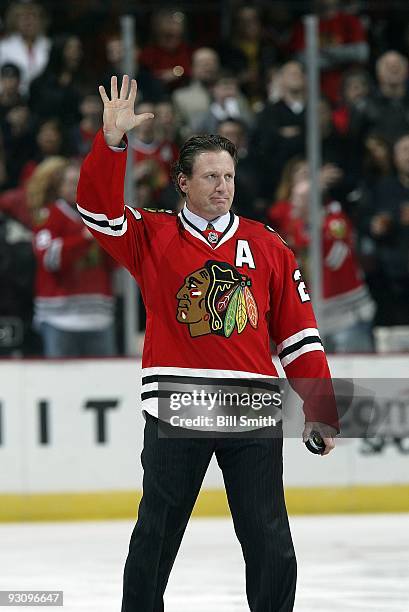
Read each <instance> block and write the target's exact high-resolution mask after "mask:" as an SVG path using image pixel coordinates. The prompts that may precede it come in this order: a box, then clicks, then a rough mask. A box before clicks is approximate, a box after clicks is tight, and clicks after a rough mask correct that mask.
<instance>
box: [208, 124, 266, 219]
mask: <svg viewBox="0 0 409 612" xmlns="http://www.w3.org/2000/svg"><path fill="white" fill-rule="evenodd" d="M217 133H218V134H219V135H220V136H224V138H228V139H229V140H230V141H231V142H232V143H233V144H234V145H235V147H236V148H237V155H238V160H237V165H236V173H235V180H234V182H235V198H234V204H233V209H234V210H235V212H236V213H237V214H238V215H242V216H243V217H247V218H249V219H256V220H261V218H262V217H263V216H264V203H263V202H260V201H259V200H258V199H257V197H256V195H255V194H256V193H257V173H256V170H255V167H254V162H253V160H252V158H251V156H250V155H249V151H248V128H247V126H246V124H245V123H243V121H240V120H239V119H225V120H224V121H221V122H220V123H219V125H218V128H217Z"/></svg>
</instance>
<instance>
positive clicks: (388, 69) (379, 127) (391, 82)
mask: <svg viewBox="0 0 409 612" xmlns="http://www.w3.org/2000/svg"><path fill="white" fill-rule="evenodd" d="M376 77H377V85H378V90H377V92H376V96H375V97H374V98H373V100H372V104H371V105H370V106H369V108H368V112H367V116H368V122H369V123H370V125H371V127H372V130H373V131H375V132H376V133H377V134H379V135H381V136H383V137H384V138H386V139H387V140H388V141H389V143H390V144H391V145H392V144H393V143H394V141H395V140H396V139H397V138H398V137H399V136H400V135H401V134H402V133H403V132H405V131H409V93H408V60H407V58H406V57H404V56H403V55H401V54H400V53H397V52H396V51H387V52H386V53H384V54H383V55H381V57H380V58H379V59H378V61H377V62H376Z"/></svg>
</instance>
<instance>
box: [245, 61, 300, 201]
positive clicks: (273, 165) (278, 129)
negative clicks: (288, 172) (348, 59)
mask: <svg viewBox="0 0 409 612" xmlns="http://www.w3.org/2000/svg"><path fill="white" fill-rule="evenodd" d="M277 78H278V90H279V92H280V99H279V100H278V101H276V102H273V103H271V102H268V103H267V104H266V106H265V108H264V110H262V111H261V113H260V114H259V115H258V116H257V119H256V125H255V130H254V133H253V137H252V141H251V149H252V150H253V151H254V154H255V156H256V159H257V166H258V168H259V180H260V195H261V196H262V197H263V198H266V199H267V200H268V201H270V202H271V200H272V199H273V194H274V192H275V190H276V188H277V182H278V181H279V177H280V176H281V173H282V171H283V168H284V166H285V164H286V162H287V161H288V160H289V159H291V158H292V157H295V156H297V155H303V154H304V149H305V107H306V93H305V88H306V81H305V75H304V71H303V68H302V65H301V64H300V63H299V62H294V61H290V62H287V63H286V64H284V65H283V66H282V67H281V69H280V71H279V74H278V76H277Z"/></svg>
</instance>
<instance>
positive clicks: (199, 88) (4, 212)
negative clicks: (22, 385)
mask: <svg viewBox="0 0 409 612" xmlns="http://www.w3.org/2000/svg"><path fill="white" fill-rule="evenodd" d="M58 4H59V3H58ZM67 4H68V5H70V6H67V7H65V8H64V7H62V6H58V8H56V6H55V3H54V4H53V3H47V2H44V3H40V2H30V1H19V2H11V3H10V4H8V5H7V7H6V8H5V10H3V13H2V14H1V18H2V23H1V25H2V37H1V39H0V355H16V356H20V355H41V354H45V355H46V356H51V357H55V356H70V355H72V356H74V355H82V356H85V355H114V354H118V353H119V354H120V353H121V346H120V342H119V343H118V340H120V333H119V329H120V326H121V317H120V309H118V308H116V307H115V306H116V300H115V296H114V292H113V284H112V279H113V274H114V273H115V264H114V262H112V261H110V260H109V259H108V258H107V257H106V256H105V255H104V254H103V253H102V252H101V251H100V249H99V247H98V246H97V244H96V243H95V241H94V239H93V238H92V236H91V235H90V234H89V233H88V232H87V230H85V228H84V226H83V224H82V221H81V220H80V218H79V215H78V213H77V212H76V208H75V190H76V184H77V181H78V175H79V166H80V163H81V160H82V159H83V158H84V156H85V155H86V154H87V153H88V151H89V150H90V147H91V145H92V141H93V138H94V136H95V134H96V133H97V131H98V130H99V129H100V127H101V124H102V103H101V100H100V97H99V95H98V89H97V88H98V85H99V84H103V85H104V86H105V87H106V89H107V90H108V91H109V82H110V77H111V75H112V74H116V75H117V76H118V77H121V75H122V74H123V56H124V49H123V44H122V39H121V32H120V27H119V19H118V17H119V13H120V4H121V3H113V2H110V1H109V0H93V2H88V3H86V2H81V1H80V0H78V2H75V3H67ZM364 4H365V10H363V8H362V6H361V3H360V2H359V1H348V2H345V1H344V2H339V1H338V0H311V2H294V3H292V2H288V1H287V2H281V1H277V2H263V1H260V2H253V3H237V2H230V3H229V6H230V9H231V10H230V13H229V15H228V17H229V20H228V21H229V23H228V27H227V28H226V18H225V17H226V15H225V14H224V15H223V13H222V11H221V8H222V6H223V3H215V5H214V8H211V7H210V8H209V3H207V4H206V5H205V7H204V8H203V10H202V11H201V9H200V4H199V5H197V6H196V8H195V10H194V11H192V12H191V13H189V12H183V11H182V10H180V9H178V8H177V7H175V6H174V4H173V3H172V4H171V5H167V4H166V3H164V4H163V7H162V8H156V9H155V11H154V12H152V11H150V10H149V5H146V7H147V8H146V7H145V8H146V10H144V11H143V10H142V9H141V8H140V7H139V8H138V9H137V12H136V14H135V17H136V48H135V56H134V60H135V73H134V74H133V75H132V76H134V77H135V78H136V79H137V82H138V99H137V107H136V112H137V113H138V112H141V113H142V112H151V111H152V112H153V113H154V115H155V118H154V120H152V121H146V122H144V123H143V124H142V125H141V126H139V127H138V128H135V130H134V131H133V132H132V133H131V134H130V136H129V148H130V154H131V155H132V158H133V161H134V164H133V170H132V172H133V174H132V176H133V180H134V188H135V201H136V203H137V206H139V207H150V208H165V209H172V210H175V211H177V210H179V209H180V207H181V205H182V202H181V201H180V198H179V196H178V194H177V192H176V190H175V189H174V186H173V185H172V180H171V171H172V164H173V162H174V161H175V160H176V158H177V155H178V150H179V148H180V146H181V144H182V143H183V142H184V140H185V139H186V138H187V137H189V136H190V135H192V134H201V133H218V134H220V135H222V136H225V137H227V138H229V139H230V140H231V141H233V142H234V144H235V145H236V146H237V149H238V156H239V160H238V165H237V171H236V196H235V202H234V210H235V212H237V213H238V214H240V215H243V216H246V217H249V218H253V219H256V220H258V221H261V222H263V223H266V224H269V225H270V226H272V227H273V228H274V229H276V230H277V231H278V232H279V233H280V235H281V236H282V238H283V239H284V240H285V241H286V242H287V243H288V244H289V246H290V247H291V248H292V249H293V250H294V252H295V253H296V255H297V258H298V259H299V262H300V265H301V267H302V270H303V275H304V277H305V278H306V280H307V284H308V279H309V278H310V277H311V274H312V273H313V271H312V270H311V269H310V265H309V257H308V252H309V245H310V224H309V200H310V197H309V192H310V178H309V169H308V163H307V161H306V138H305V136H306V101H307V95H308V93H307V83H306V75H305V36H304V26H303V19H302V17H303V14H305V13H307V12H309V11H315V12H316V13H317V14H318V15H319V32H320V40H319V64H320V68H321V91H322V96H321V99H320V103H319V120H320V133H321V144H322V168H321V172H320V186H321V192H322V202H323V208H322V218H323V224H322V240H323V271H322V273H323V308H322V313H321V319H320V328H321V332H322V335H323V339H324V343H325V345H326V348H327V349H328V350H329V351H335V352H362V351H363V352H372V351H378V352H382V351H408V350H409V91H408V78H409V72H408V57H409V10H408V11H406V10H405V9H404V5H402V8H399V7H398V8H396V7H395V8H391V9H388V8H385V7H384V6H383V5H382V7H381V8H379V7H377V5H376V3H374V7H373V8H371V2H365V3H364ZM115 6H116V9H115ZM128 8H129V7H128ZM185 10H186V7H185ZM64 11H65V12H64ZM223 34H224V36H223ZM85 294H86V295H87V296H88V297H89V295H92V296H93V301H92V304H91V303H90V300H89V299H87V300H85V301H84V300H83V299H82V297H83V295H85ZM90 304H91V305H90Z"/></svg>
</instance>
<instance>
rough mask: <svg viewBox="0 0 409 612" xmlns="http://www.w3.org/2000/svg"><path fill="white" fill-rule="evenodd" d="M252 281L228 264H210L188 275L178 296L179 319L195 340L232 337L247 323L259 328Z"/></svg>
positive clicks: (208, 262)
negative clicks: (209, 337) (215, 335)
mask: <svg viewBox="0 0 409 612" xmlns="http://www.w3.org/2000/svg"><path fill="white" fill-rule="evenodd" d="M250 287H251V280H250V278H249V277H248V276H246V275H244V274H241V273H240V272H239V271H238V270H236V268H234V267H233V266H231V265H230V264H228V263H226V262H220V261H211V260H210V261H207V262H206V263H205V265H204V266H203V268H199V269H198V270H195V271H194V272H192V273H191V274H188V276H186V278H185V282H184V284H183V285H182V287H180V289H179V291H178V292H177V294H176V299H177V300H179V303H178V306H177V314H176V319H177V321H178V322H179V323H186V325H188V326H189V332H190V335H191V336H192V338H195V337H197V336H204V335H206V334H217V335H219V336H224V337H225V338H229V337H230V336H231V335H232V333H233V331H234V329H235V328H236V329H237V332H238V333H239V334H241V332H242V331H243V330H244V329H245V327H246V325H247V324H250V325H251V327H253V328H254V329H257V323H258V309H257V304H256V301H255V299H254V297H253V294H252V292H251V290H250Z"/></svg>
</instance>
